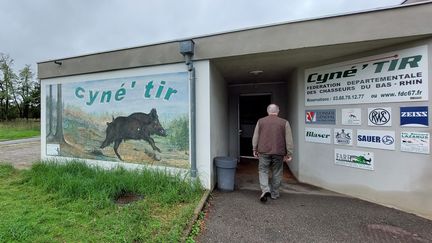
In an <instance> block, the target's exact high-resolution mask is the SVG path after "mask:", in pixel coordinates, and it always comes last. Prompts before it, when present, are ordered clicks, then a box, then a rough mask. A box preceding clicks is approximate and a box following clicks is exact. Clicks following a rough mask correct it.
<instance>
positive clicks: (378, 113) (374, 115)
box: [369, 108, 391, 126]
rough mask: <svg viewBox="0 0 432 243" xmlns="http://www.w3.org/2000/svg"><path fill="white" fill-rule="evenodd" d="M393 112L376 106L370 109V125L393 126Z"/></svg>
mask: <svg viewBox="0 0 432 243" xmlns="http://www.w3.org/2000/svg"><path fill="white" fill-rule="evenodd" d="M390 120H391V114H390V111H389V110H388V109H385V108H376V109H373V110H371V111H369V125H371V126H384V125H387V126H391V122H390Z"/></svg>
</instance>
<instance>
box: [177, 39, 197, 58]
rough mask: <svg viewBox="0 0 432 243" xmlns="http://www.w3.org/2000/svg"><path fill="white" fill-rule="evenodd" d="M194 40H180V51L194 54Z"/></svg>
mask: <svg viewBox="0 0 432 243" xmlns="http://www.w3.org/2000/svg"><path fill="white" fill-rule="evenodd" d="M194 44H195V43H194V42H193V40H186V41H181V42H180V53H181V54H182V55H183V56H185V55H193V54H194Z"/></svg>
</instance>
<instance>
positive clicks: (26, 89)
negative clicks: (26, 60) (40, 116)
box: [19, 64, 36, 119]
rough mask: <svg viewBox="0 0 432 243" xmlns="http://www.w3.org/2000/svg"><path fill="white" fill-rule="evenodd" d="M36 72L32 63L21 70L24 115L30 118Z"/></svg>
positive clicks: (20, 79)
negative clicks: (32, 68) (33, 70)
mask: <svg viewBox="0 0 432 243" xmlns="http://www.w3.org/2000/svg"><path fill="white" fill-rule="evenodd" d="M33 77H34V74H33V72H32V70H31V67H30V65H28V64H27V65H25V67H24V68H23V69H21V70H20V72H19V81H20V87H19V88H20V89H19V90H20V92H19V94H20V95H21V98H22V105H21V106H22V107H21V108H22V109H21V110H22V117H23V118H26V119H28V118H29V113H30V105H31V103H32V101H33V97H32V96H33V95H34V94H33V89H34V88H36V87H35V86H34V84H33Z"/></svg>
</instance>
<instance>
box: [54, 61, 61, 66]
mask: <svg viewBox="0 0 432 243" xmlns="http://www.w3.org/2000/svg"><path fill="white" fill-rule="evenodd" d="M54 63H55V64H57V65H59V66H61V65H62V64H63V63H62V62H61V61H54Z"/></svg>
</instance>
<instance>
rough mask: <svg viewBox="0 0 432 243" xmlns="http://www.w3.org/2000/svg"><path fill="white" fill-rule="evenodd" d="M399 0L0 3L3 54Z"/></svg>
mask: <svg viewBox="0 0 432 243" xmlns="http://www.w3.org/2000/svg"><path fill="white" fill-rule="evenodd" d="M401 2H402V0H280V1H277V0H266V1H256V0H255V1H254V0H152V1H150V0H0V53H6V54H9V55H10V56H11V57H12V58H13V59H14V60H15V65H14V70H16V71H18V70H19V69H21V68H22V67H24V65H25V64H31V65H32V68H33V70H35V69H36V62H40V61H46V60H50V59H56V58H62V57H70V56H76V55H82V54H86V53H94V52H101V51H107V50H113V49H121V48H125V47H132V46H140V45H145V44H149V43H157V42H164V41H169V40H176V39H181V38H186V37H193V36H198V35H206V34H211V33H217V32H224V31H229V30H234V29H242V28H249V27H254V26H260V25H267V24H272V23H280V22H286V21H292V20H298V19H305V18H314V17H320V16H325V15H333V14H340V13H346V12H354V11H361V10H367V9H375V8H380V7H385V6H392V5H398V4H399V3H401ZM35 71H36V70H35Z"/></svg>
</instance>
